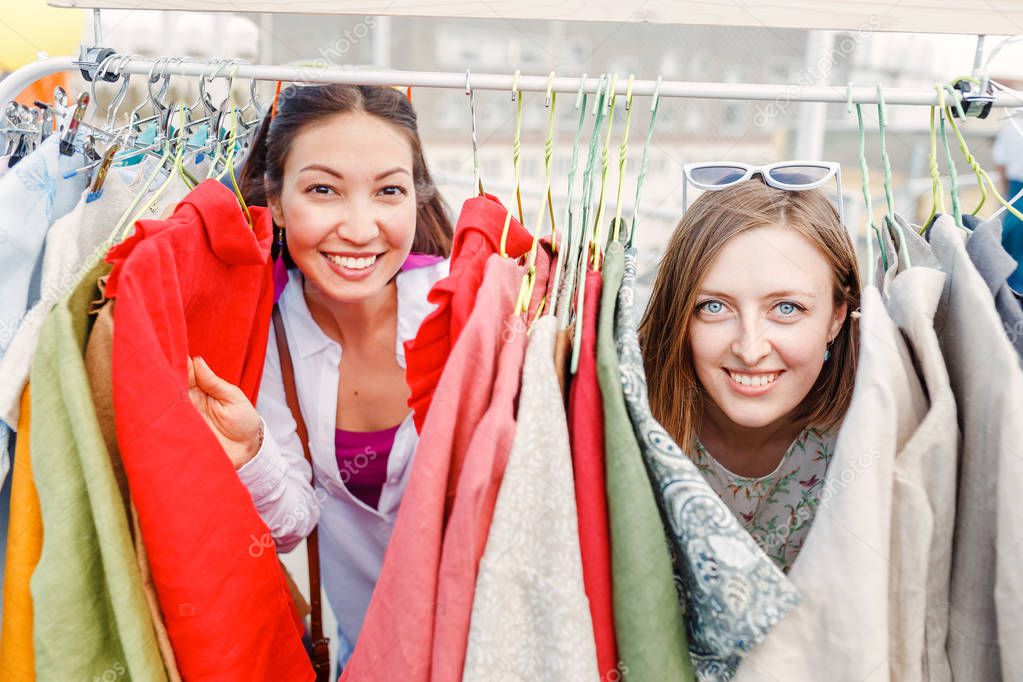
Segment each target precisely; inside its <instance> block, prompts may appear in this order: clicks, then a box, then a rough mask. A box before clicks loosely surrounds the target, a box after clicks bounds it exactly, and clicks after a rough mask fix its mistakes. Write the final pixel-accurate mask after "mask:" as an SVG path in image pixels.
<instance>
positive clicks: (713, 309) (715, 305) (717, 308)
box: [700, 301, 725, 315]
mask: <svg viewBox="0 0 1023 682" xmlns="http://www.w3.org/2000/svg"><path fill="white" fill-rule="evenodd" d="M700 309H701V310H704V311H706V312H708V313H710V314H711V315H717V314H718V313H720V312H721V311H723V310H724V309H725V306H724V304H722V303H721V301H705V302H704V303H701V304H700Z"/></svg>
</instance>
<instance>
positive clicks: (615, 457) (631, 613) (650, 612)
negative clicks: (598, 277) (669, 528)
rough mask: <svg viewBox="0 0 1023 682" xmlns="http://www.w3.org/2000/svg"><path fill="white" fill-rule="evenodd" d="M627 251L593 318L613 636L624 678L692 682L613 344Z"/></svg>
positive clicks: (613, 254)
mask: <svg viewBox="0 0 1023 682" xmlns="http://www.w3.org/2000/svg"><path fill="white" fill-rule="evenodd" d="M623 271H624V249H623V247H622V244H621V243H619V242H613V243H611V244H610V245H609V246H608V248H607V253H606V255H605V257H604V268H603V272H604V287H603V290H602V291H601V301H600V313H599V316H598V320H597V378H598V381H599V383H600V393H601V398H602V401H603V405H604V452H605V462H604V467H605V470H606V474H607V507H608V518H609V521H610V526H611V582H612V588H613V592H614V617H615V637H616V643H617V645H618V656H619V658H620V659H621V672H622V675H623V677H624V678H625V679H630V680H636V681H637V682H640V681H642V682H646V681H647V680H664V681H665V682H676V681H683V680H693V679H694V677H693V666H692V662H691V661H690V658H689V648H688V643H687V640H686V631H685V624H684V622H683V618H682V609H681V607H680V606H679V598H678V593H677V590H676V588H675V578H674V573H673V571H672V562H671V557H670V555H669V553H668V552H669V548H668V541H667V538H666V537H665V531H664V525H663V524H662V522H661V517H660V512H659V511H658V507H657V502H656V501H655V500H654V493H653V488H651V485H650V479H649V478H648V477H647V473H646V467H645V465H644V464H643V458H642V455H641V453H640V450H639V444H638V442H637V441H636V436H635V434H634V433H633V431H632V422H631V421H630V420H629V414H628V412H627V411H626V407H625V396H624V393H623V392H622V384H621V378H620V374H619V367H618V351H617V350H616V348H615V341H614V324H615V305H616V301H617V298H618V289H619V288H620V285H621V282H622V274H623Z"/></svg>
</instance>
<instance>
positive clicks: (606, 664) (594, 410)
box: [568, 271, 618, 679]
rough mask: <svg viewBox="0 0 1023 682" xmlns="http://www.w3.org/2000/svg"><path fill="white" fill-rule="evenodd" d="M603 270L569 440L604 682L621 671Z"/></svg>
mask: <svg viewBox="0 0 1023 682" xmlns="http://www.w3.org/2000/svg"><path fill="white" fill-rule="evenodd" d="M600 288H601V276H600V272H593V271H591V272H587V273H586V295H585V300H584V301H583V320H582V325H583V331H582V341H581V346H580V348H579V370H578V372H576V375H575V378H574V379H573V381H572V388H571V389H569V398H568V418H569V436H570V437H571V442H572V463H573V466H574V469H575V503H576V508H577V509H578V511H579V549H580V551H581V552H582V557H583V585H584V586H585V588H586V596H587V597H588V598H589V600H590V617H591V619H592V620H593V635H594V639H595V640H596V644H597V664H598V666H599V667H598V670H599V671H600V675H601V679H608V677H607V676H608V675H609V673H611V672H612V671H616V670H617V666H618V651H617V648H616V647H615V627H614V605H613V603H612V597H613V593H612V588H611V531H610V528H609V527H608V519H607V489H606V487H605V483H604V408H603V402H602V401H601V396H600V385H599V384H598V383H597V311H598V309H599V308H600Z"/></svg>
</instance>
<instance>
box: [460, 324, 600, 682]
mask: <svg viewBox="0 0 1023 682" xmlns="http://www.w3.org/2000/svg"><path fill="white" fill-rule="evenodd" d="M557 327H558V321H557V318H556V317H554V316H553V315H545V316H544V317H542V318H540V319H539V320H538V321H537V322H536V323H535V324H534V325H533V328H532V329H531V330H530V339H529V346H528V347H527V349H526V359H525V364H524V365H523V369H522V392H521V395H520V397H519V412H518V416H517V417H516V423H517V424H518V428H517V430H516V432H515V440H514V441H513V443H512V449H511V454H510V455H509V456H508V464H507V466H506V468H505V472H504V478H503V479H502V481H501V489H500V491H499V492H498V495H497V503H496V505H495V506H494V516H493V519H492V521H491V523H490V533H489V535H488V537H487V546H486V549H485V550H484V552H483V557H482V558H481V559H480V565H479V574H478V576H477V578H476V595H475V597H474V599H473V604H472V620H471V621H470V626H469V642H468V646H467V649H466V652H465V670H464V674H463V676H462V680H464V682H477V681H478V682H504V681H506V682H517V681H518V680H534V681H536V682H543V681H544V680H547V681H549V682H562V680H597V679H598V678H599V675H598V673H597V650H596V646H595V644H594V639H593V622H592V621H591V620H590V608H589V602H588V601H587V599H586V591H585V590H584V589H583V566H582V557H581V555H580V550H579V527H578V523H579V522H578V517H577V515H576V506H575V487H574V484H573V478H572V454H571V451H570V450H569V443H568V424H567V421H566V418H565V407H564V402H562V397H561V389H560V388H559V386H558V378H557V375H556V374H555V372H554V340H555V337H556V335H557Z"/></svg>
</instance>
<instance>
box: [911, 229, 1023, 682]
mask: <svg viewBox="0 0 1023 682" xmlns="http://www.w3.org/2000/svg"><path fill="white" fill-rule="evenodd" d="M930 241H931V247H932V249H933V250H934V255H935V256H936V257H937V259H938V261H939V262H940V263H941V268H942V270H943V271H944V272H945V274H946V275H947V276H948V290H949V306H948V319H947V321H946V323H945V324H944V326H943V327H940V328H939V330H938V338H939V341H940V342H941V350H942V353H943V354H944V356H945V363H946V366H947V367H948V370H949V379H950V381H951V384H952V391H953V393H954V395H955V399H956V405H957V407H958V410H959V427H960V429H961V430H962V434H963V443H962V448H961V451H960V463H959V492H958V501H957V507H956V522H955V545H954V547H953V554H952V581H951V588H950V602H951V615H950V623H949V638H948V653H949V658H950V660H951V663H952V673H953V676H954V678H955V679H956V680H984V681H985V682H989V681H996V680H999V679H1003V677H1004V679H1006V680H1019V679H1023V553H1021V548H1023V545H1021V544H1020V543H1021V542H1023V511H1021V508H1020V506H1019V503H1018V500H1019V496H1020V491H1021V490H1023V419H1021V417H1020V415H1023V370H1021V369H1020V365H1019V358H1018V357H1017V355H1016V353H1015V351H1014V349H1013V348H1012V346H1011V345H1009V343H1008V342H1007V341H1006V339H1005V334H1004V333H1003V332H1002V323H1001V320H1000V318H999V317H998V312H997V311H996V310H995V306H994V301H993V298H992V296H991V292H990V290H989V289H988V287H987V285H986V284H985V283H984V280H983V278H982V277H981V276H980V274H979V273H978V272H977V270H976V269H975V268H974V267H973V264H972V263H971V262H970V259H969V257H968V256H967V253H966V248H965V246H964V244H963V241H964V235H963V233H962V230H960V229H959V228H957V227H956V226H955V224H954V223H953V220H952V218H950V217H949V216H941V217H939V218H938V220H937V221H936V222H935V224H934V226H933V227H932V228H931V231H930Z"/></svg>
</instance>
